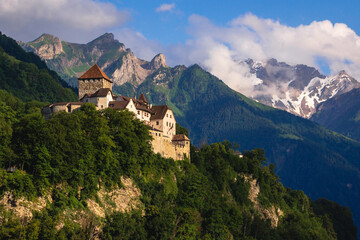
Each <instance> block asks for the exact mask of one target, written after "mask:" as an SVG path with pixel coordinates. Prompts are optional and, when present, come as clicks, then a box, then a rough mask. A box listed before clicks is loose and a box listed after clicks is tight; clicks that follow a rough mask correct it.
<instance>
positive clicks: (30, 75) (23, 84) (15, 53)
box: [0, 32, 77, 102]
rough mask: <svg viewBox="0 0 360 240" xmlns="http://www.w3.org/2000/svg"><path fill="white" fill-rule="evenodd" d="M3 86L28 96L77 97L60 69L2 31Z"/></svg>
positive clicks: (0, 75) (46, 99)
mask: <svg viewBox="0 0 360 240" xmlns="http://www.w3.org/2000/svg"><path fill="white" fill-rule="evenodd" d="M0 89H4V90H6V91H8V92H10V93H12V94H13V95H14V96H16V97H18V98H20V99H22V100H24V101H30V100H37V101H43V102H61V101H76V99H77V96H76V94H75V92H74V91H73V90H71V89H70V88H69V86H68V85H67V84H66V83H65V82H63V81H62V80H61V79H60V77H59V76H58V75H57V73H56V72H54V71H51V70H49V69H48V68H47V66H46V64H45V63H44V62H43V61H41V59H40V58H39V57H38V56H36V55H35V54H33V53H27V52H25V51H24V50H23V49H22V48H21V47H20V46H19V45H18V44H17V43H16V41H15V40H13V39H11V38H8V37H7V36H5V35H4V34H1V32H0Z"/></svg>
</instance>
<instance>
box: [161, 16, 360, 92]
mask: <svg viewBox="0 0 360 240" xmlns="http://www.w3.org/2000/svg"><path fill="white" fill-rule="evenodd" d="M188 33H189V34H190V35H191V39H190V40H188V41H187V42H186V43H185V44H182V45H180V46H179V45H177V46H175V47H176V48H174V46H170V47H169V48H168V49H167V52H165V54H168V55H169V56H168V59H169V61H171V60H172V58H173V57H176V60H177V61H178V63H186V64H192V63H199V64H201V65H202V66H204V67H205V68H206V69H207V70H208V71H210V72H211V73H213V74H214V75H216V76H217V77H219V78H220V79H222V80H223V81H224V82H225V83H227V84H228V85H229V86H230V87H232V88H234V89H235V90H238V91H240V92H242V93H244V94H246V95H253V94H254V89H253V87H252V86H253V84H254V82H257V81H258V79H254V77H253V76H251V75H249V74H248V69H247V66H245V65H241V64H239V60H245V59H247V58H252V59H254V60H265V59H269V58H276V59H277V60H279V61H284V62H287V63H289V64H307V65H310V66H315V67H317V60H318V59H319V58H321V59H323V60H325V61H326V62H327V63H328V64H329V67H330V70H331V72H332V73H337V72H338V71H340V70H343V69H344V70H346V71H347V72H348V73H349V74H350V75H353V76H354V77H355V78H357V79H358V80H360V37H359V36H358V35H357V34H356V33H355V32H354V31H353V30H352V29H351V28H349V27H348V26H347V25H345V24H342V23H335V24H333V23H331V22H330V21H328V20H325V21H319V22H318V21H314V22H312V23H311V24H309V25H300V26H297V27H289V26H286V25H283V24H281V23H279V22H278V21H274V20H271V19H262V18H259V17H257V16H255V15H252V14H246V15H244V16H240V17H238V18H236V19H234V20H232V21H231V22H230V23H229V24H228V25H227V26H225V27H224V26H217V25H215V24H214V23H212V22H211V21H210V20H209V19H207V18H205V17H202V16H198V15H193V16H191V17H190V18H189V28H188ZM179 49H180V50H179ZM175 50H176V51H175ZM174 52H185V54H179V55H177V56H176V55H174V54H173V53H174ZM269 91H270V90H269Z"/></svg>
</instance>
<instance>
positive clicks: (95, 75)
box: [78, 64, 113, 99]
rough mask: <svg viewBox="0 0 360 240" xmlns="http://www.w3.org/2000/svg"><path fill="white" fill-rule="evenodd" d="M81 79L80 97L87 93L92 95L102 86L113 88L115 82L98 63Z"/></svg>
mask: <svg viewBox="0 0 360 240" xmlns="http://www.w3.org/2000/svg"><path fill="white" fill-rule="evenodd" d="M78 80H79V99H81V98H82V97H83V96H84V95H85V94H88V95H91V94H93V93H95V92H96V91H97V90H99V89H100V88H109V89H110V90H111V89H112V85H113V82H112V81H111V80H110V78H109V77H108V76H106V74H105V73H104V72H103V71H102V70H101V69H100V68H99V66H98V65H97V64H95V65H94V66H92V67H91V68H89V70H87V71H86V72H85V73H84V74H83V75H82V76H81V77H79V78H78Z"/></svg>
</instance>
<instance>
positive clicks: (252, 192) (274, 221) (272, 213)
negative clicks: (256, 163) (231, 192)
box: [243, 175, 284, 228]
mask: <svg viewBox="0 0 360 240" xmlns="http://www.w3.org/2000/svg"><path fill="white" fill-rule="evenodd" d="M243 177H244V179H245V181H246V182H248V183H250V189H249V200H250V201H251V202H252V203H253V204H254V208H255V209H256V210H257V211H258V212H259V213H260V214H261V216H262V217H263V218H264V219H270V221H271V227H273V228H276V227H277V226H278V224H279V221H280V218H281V217H282V216H283V215H284V213H283V211H282V210H281V209H280V208H278V207H275V206H271V207H270V208H265V207H263V206H262V205H261V204H260V203H259V201H258V199H257V198H258V195H259V193H260V186H259V183H258V182H257V180H256V179H253V177H252V175H245V176H243Z"/></svg>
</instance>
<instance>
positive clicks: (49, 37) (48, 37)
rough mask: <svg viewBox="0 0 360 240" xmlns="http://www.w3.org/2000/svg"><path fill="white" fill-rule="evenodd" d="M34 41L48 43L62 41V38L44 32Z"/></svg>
mask: <svg viewBox="0 0 360 240" xmlns="http://www.w3.org/2000/svg"><path fill="white" fill-rule="evenodd" d="M33 42H47V43H57V42H61V40H60V38H58V37H56V36H53V35H51V34H48V33H43V34H42V35H41V36H40V37H38V38H37V39H35V40H34V41H33Z"/></svg>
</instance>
